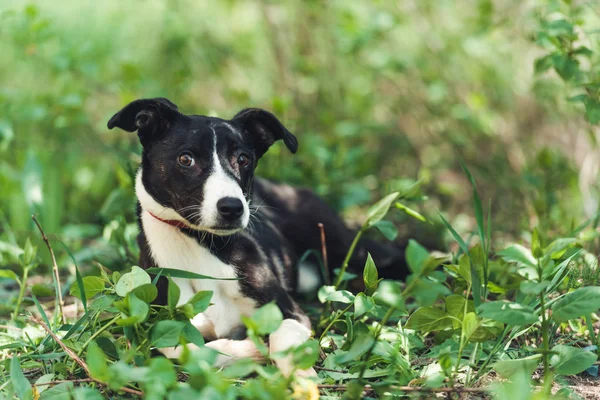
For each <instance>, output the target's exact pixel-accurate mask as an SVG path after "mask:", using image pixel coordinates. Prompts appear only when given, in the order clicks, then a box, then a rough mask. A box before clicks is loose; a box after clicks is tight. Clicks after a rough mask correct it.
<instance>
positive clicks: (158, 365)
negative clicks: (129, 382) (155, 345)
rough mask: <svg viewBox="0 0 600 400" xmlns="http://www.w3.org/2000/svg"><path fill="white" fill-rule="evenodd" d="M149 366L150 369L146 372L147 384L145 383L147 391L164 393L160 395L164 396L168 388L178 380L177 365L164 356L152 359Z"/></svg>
mask: <svg viewBox="0 0 600 400" xmlns="http://www.w3.org/2000/svg"><path fill="white" fill-rule="evenodd" d="M148 367H149V371H148V373H147V374H146V384H145V385H144V387H145V388H146V392H152V393H153V394H154V395H156V394H160V393H162V394H163V396H159V397H160V398H164V394H166V392H167V389H168V388H170V387H171V386H173V385H175V383H176V382H177V372H176V371H175V367H174V366H173V364H172V363H171V361H169V360H168V359H166V358H164V357H156V358H153V359H151V360H150V363H149V365H148ZM154 398H156V396H155V397H154Z"/></svg>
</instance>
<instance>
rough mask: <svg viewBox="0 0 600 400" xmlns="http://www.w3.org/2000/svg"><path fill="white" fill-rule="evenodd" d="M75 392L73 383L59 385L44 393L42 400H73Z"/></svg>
mask: <svg viewBox="0 0 600 400" xmlns="http://www.w3.org/2000/svg"><path fill="white" fill-rule="evenodd" d="M73 390H74V385H73V382H63V383H59V384H58V385H56V386H53V387H51V388H49V389H48V390H46V391H45V392H44V393H42V395H41V396H40V400H71V393H73Z"/></svg>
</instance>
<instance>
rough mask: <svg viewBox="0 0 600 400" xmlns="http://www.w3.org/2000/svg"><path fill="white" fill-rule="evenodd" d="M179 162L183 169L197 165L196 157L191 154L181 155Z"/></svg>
mask: <svg viewBox="0 0 600 400" xmlns="http://www.w3.org/2000/svg"><path fill="white" fill-rule="evenodd" d="M177 161H178V162H179V165H181V166H182V167H192V166H194V165H195V164H196V160H194V157H192V155H191V154H190V153H182V154H180V155H179V158H178V159H177Z"/></svg>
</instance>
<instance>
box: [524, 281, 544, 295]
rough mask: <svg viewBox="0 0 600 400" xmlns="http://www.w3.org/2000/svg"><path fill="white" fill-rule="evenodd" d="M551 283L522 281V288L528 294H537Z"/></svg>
mask: <svg viewBox="0 0 600 400" xmlns="http://www.w3.org/2000/svg"><path fill="white" fill-rule="evenodd" d="M548 285H550V282H548V281H543V282H533V281H523V282H521V286H520V290H521V292H523V293H524V294H526V295H530V296H537V295H538V294H540V293H542V292H543V291H544V290H545V289H546V288H547V287H548Z"/></svg>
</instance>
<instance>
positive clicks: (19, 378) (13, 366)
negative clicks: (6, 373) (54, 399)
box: [10, 356, 33, 400]
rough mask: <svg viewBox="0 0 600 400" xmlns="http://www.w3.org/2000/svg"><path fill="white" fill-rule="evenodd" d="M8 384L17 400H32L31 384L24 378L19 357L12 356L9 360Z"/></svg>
mask: <svg viewBox="0 0 600 400" xmlns="http://www.w3.org/2000/svg"><path fill="white" fill-rule="evenodd" d="M10 382H11V383H12V386H13V389H14V391H15V393H16V394H17V396H19V399H21V400H31V399H32V398H33V390H32V389H31V383H29V381H28V380H27V378H25V375H24V374H23V370H22V369H21V363H20V361H19V357H16V356H13V358H12V359H11V360H10Z"/></svg>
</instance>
